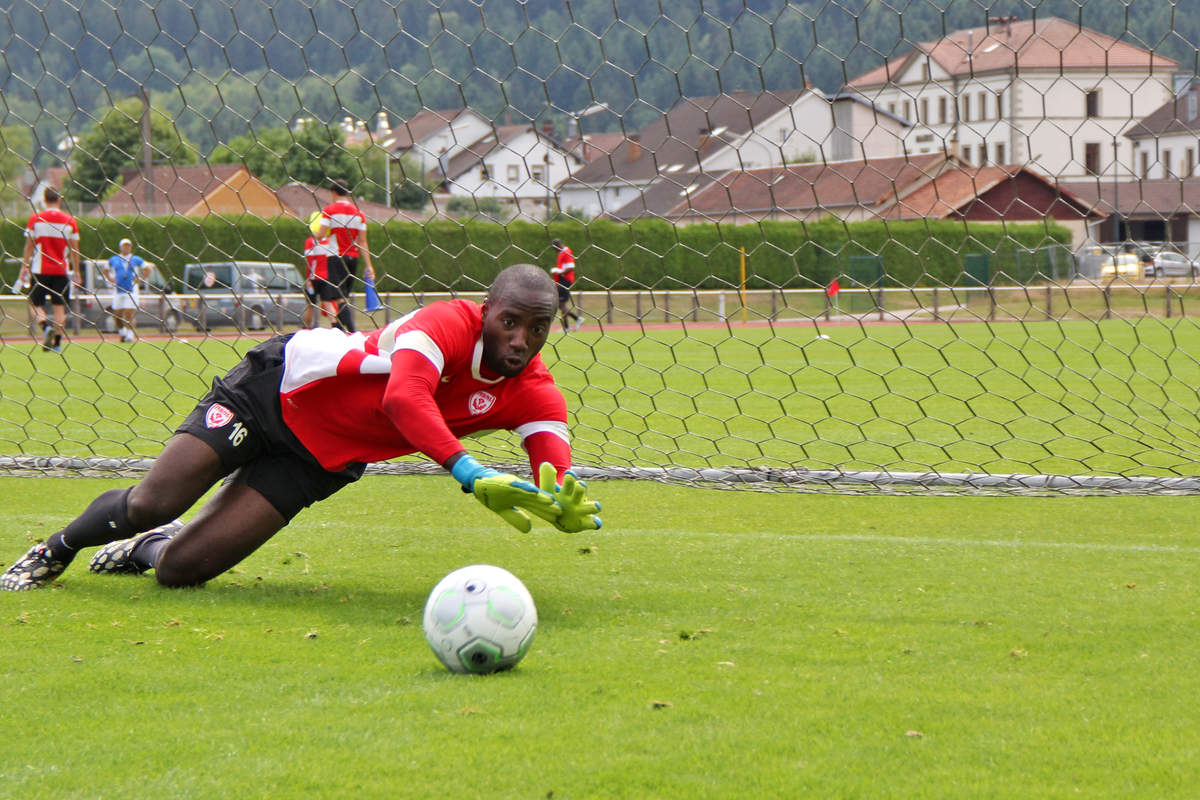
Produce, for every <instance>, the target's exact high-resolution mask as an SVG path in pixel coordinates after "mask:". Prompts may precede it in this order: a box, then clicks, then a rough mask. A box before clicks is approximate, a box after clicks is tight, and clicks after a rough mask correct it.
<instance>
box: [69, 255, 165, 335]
mask: <svg viewBox="0 0 1200 800" xmlns="http://www.w3.org/2000/svg"><path fill="white" fill-rule="evenodd" d="M146 263H147V264H148V265H149V266H150V277H148V278H147V279H146V280H144V281H141V282H140V284H139V285H138V314H137V324H138V327H139V328H147V329H155V328H157V329H158V330H160V331H173V330H175V329H176V328H178V327H179V321H180V319H181V315H180V313H179V296H178V295H177V294H175V293H174V292H172V291H171V285H170V283H169V282H168V281H167V279H166V278H164V277H163V274H162V272H161V271H160V270H159V269H158V265H156V264H154V263H153V262H150V261H147V262H146ZM107 264H108V261H107V260H104V259H94V258H85V259H81V260H80V262H79V272H80V274H79V275H77V276H76V279H75V286H74V289H73V291H72V294H73V296H74V301H75V304H76V308H75V313H76V314H77V315H78V321H79V322H81V323H83V324H85V325H89V326H94V327H96V328H98V329H99V330H102V331H105V332H107V333H112V332H114V331H116V329H117V328H116V322H115V320H114V319H113V316H112V314H111V313H109V312H110V306H111V305H112V295H113V290H112V286H111V285H110V284H109V282H108V281H107V280H106V279H105V278H104V268H105V266H107Z"/></svg>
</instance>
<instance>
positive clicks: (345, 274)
mask: <svg viewBox="0 0 1200 800" xmlns="http://www.w3.org/2000/svg"><path fill="white" fill-rule="evenodd" d="M325 265H326V269H327V270H328V272H329V279H328V280H329V283H331V284H333V285H334V286H336V287H338V289H339V290H340V291H341V295H340V296H341V297H344V298H348V297H349V296H350V292H351V291H353V289H354V279H355V278H357V277H358V259H357V258H349V257H348V256H330V257H329V260H328V261H326V262H325Z"/></svg>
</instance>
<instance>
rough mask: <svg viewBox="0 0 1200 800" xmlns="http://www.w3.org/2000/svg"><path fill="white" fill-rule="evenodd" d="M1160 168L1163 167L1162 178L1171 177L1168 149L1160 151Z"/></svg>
mask: <svg viewBox="0 0 1200 800" xmlns="http://www.w3.org/2000/svg"><path fill="white" fill-rule="evenodd" d="M1162 168H1163V177H1164V178H1169V177H1171V151H1170V150H1163V151H1162Z"/></svg>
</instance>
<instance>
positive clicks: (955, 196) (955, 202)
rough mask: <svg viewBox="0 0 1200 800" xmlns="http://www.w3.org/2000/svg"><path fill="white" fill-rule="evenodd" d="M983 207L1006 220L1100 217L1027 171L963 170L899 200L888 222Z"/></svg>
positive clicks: (997, 168) (1004, 168) (938, 216)
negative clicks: (1047, 217)
mask: <svg viewBox="0 0 1200 800" xmlns="http://www.w3.org/2000/svg"><path fill="white" fill-rule="evenodd" d="M977 205H978V206H981V207H982V209H985V210H986V211H988V212H989V213H990V214H993V215H995V216H998V217H1003V218H1006V219H1012V220H1017V219H1022V220H1029V219H1042V218H1044V217H1046V216H1051V217H1053V218H1055V219H1079V218H1081V217H1088V216H1094V217H1099V216H1103V214H1099V213H1095V212H1094V211H1093V209H1092V204H1091V203H1088V202H1086V201H1084V200H1082V199H1080V198H1078V197H1076V196H1075V195H1074V194H1073V193H1072V192H1070V191H1069V190H1067V189H1064V188H1062V187H1061V186H1055V185H1054V183H1052V182H1051V181H1049V180H1047V179H1046V178H1044V177H1042V176H1041V175H1039V174H1037V173H1036V172H1034V171H1032V170H1030V169H1026V168H1025V167H1023V166H991V167H959V168H955V169H948V170H946V171H945V172H943V173H941V174H940V175H938V176H937V177H936V178H934V179H933V180H932V181H929V182H928V183H926V184H924V185H922V186H919V187H917V188H916V189H914V190H913V191H911V192H909V193H907V194H904V195H903V196H902V197H899V198H897V199H896V200H895V201H894V202H893V203H892V204H891V205H890V207H888V208H887V209H886V210H882V211H881V214H880V216H882V217H883V218H884V219H927V218H934V219H944V218H946V217H952V216H958V215H963V214H966V213H968V211H969V210H971V211H980V210H981V208H977V207H976V206H977Z"/></svg>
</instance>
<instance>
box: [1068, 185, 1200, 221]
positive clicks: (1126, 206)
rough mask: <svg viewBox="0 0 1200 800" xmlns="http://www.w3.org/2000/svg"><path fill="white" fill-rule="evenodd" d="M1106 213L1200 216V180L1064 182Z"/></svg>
mask: <svg viewBox="0 0 1200 800" xmlns="http://www.w3.org/2000/svg"><path fill="white" fill-rule="evenodd" d="M1059 185H1060V186H1062V187H1064V188H1065V189H1067V190H1068V191H1070V192H1071V193H1072V194H1074V195H1075V196H1076V197H1079V198H1081V199H1082V200H1083V201H1084V202H1086V203H1092V204H1094V205H1095V206H1096V208H1097V209H1098V210H1099V211H1101V212H1102V213H1105V214H1112V213H1114V212H1116V213H1119V214H1120V215H1121V216H1122V217H1126V218H1128V219H1158V220H1162V219H1167V218H1168V217H1172V216H1175V215H1178V214H1183V215H1187V216H1191V217H1195V216H1200V178H1171V179H1158V180H1142V181H1136V180H1134V181H1130V180H1126V181H1119V182H1117V183H1114V182H1113V180H1112V178H1091V179H1088V180H1078V181H1063V182H1062V183H1060V184H1059Z"/></svg>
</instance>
